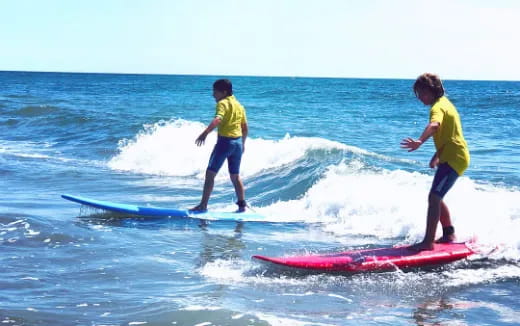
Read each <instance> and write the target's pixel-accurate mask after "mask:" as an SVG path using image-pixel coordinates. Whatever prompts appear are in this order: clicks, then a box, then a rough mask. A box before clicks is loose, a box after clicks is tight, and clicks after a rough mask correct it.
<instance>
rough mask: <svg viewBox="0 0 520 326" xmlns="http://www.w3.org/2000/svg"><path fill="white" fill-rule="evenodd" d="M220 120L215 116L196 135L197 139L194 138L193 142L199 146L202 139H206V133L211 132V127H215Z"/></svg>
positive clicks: (202, 142) (202, 141)
mask: <svg viewBox="0 0 520 326" xmlns="http://www.w3.org/2000/svg"><path fill="white" fill-rule="evenodd" d="M221 121H222V120H221V119H220V117H215V118H214V119H213V120H212V121H211V122H210V124H209V125H208V127H207V128H206V129H205V130H204V131H203V132H202V133H201V134H200V135H199V137H197V139H196V140H195V144H197V146H201V145H202V144H204V141H206V137H208V134H209V133H210V132H212V131H213V129H215V128H216V127H217V126H218V125H219V124H220V122H221Z"/></svg>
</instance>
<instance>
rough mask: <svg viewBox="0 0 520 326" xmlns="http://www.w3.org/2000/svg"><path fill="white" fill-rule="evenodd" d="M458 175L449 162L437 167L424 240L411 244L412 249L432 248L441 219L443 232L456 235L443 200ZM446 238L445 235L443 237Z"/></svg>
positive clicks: (430, 195)
mask: <svg viewBox="0 0 520 326" xmlns="http://www.w3.org/2000/svg"><path fill="white" fill-rule="evenodd" d="M457 178H458V175H457V172H455V170H453V168H451V167H450V166H449V165H448V164H447V163H442V164H441V165H439V167H438V168H437V172H436V173H435V177H434V178H433V183H432V188H431V190H430V194H429V195H428V216H427V219H426V233H425V235H424V239H423V241H422V242H420V243H417V244H415V245H413V246H410V249H412V250H417V251H420V250H431V249H433V243H434V240H435V231H437V223H439V220H441V223H442V225H443V233H446V231H444V230H447V231H448V233H451V235H452V236H453V238H454V237H455V235H454V232H453V227H452V226H451V216H450V212H449V210H448V207H447V206H446V204H445V203H444V202H443V197H444V196H445V195H446V193H447V192H448V190H450V189H451V187H452V186H453V184H454V183H455V181H456V180H457ZM443 238H444V237H443Z"/></svg>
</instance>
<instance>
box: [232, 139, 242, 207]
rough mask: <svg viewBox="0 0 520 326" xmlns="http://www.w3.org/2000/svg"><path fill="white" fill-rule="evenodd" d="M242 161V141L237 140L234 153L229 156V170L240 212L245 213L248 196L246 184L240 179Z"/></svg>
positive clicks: (234, 144)
mask: <svg viewBox="0 0 520 326" xmlns="http://www.w3.org/2000/svg"><path fill="white" fill-rule="evenodd" d="M241 161H242V140H241V139H237V140H235V141H234V142H233V151H232V153H231V155H229V156H228V170H229V177H230V178H231V182H232V183H233V186H234V187H235V193H236V195H237V199H238V201H237V205H238V211H239V212H244V211H245V210H246V201H245V198H246V195H245V190H244V184H243V183H242V180H241V179H240V176H239V173H240V163H241Z"/></svg>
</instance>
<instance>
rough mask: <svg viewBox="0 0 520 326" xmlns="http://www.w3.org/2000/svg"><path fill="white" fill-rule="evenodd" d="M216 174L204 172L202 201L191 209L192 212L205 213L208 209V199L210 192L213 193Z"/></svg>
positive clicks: (208, 171) (209, 171)
mask: <svg viewBox="0 0 520 326" xmlns="http://www.w3.org/2000/svg"><path fill="white" fill-rule="evenodd" d="M216 175H217V172H214V171H211V170H209V169H208V170H206V179H205V180H204V189H203V190H202V199H201V200H200V204H198V205H197V206H195V207H193V208H192V209H191V210H192V211H205V210H207V209H208V202H209V197H210V196H211V192H212V191H213V185H214V184H215V176H216Z"/></svg>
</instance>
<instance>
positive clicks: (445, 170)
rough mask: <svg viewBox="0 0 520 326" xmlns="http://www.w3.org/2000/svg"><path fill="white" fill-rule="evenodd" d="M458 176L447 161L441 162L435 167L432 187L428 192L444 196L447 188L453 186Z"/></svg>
mask: <svg viewBox="0 0 520 326" xmlns="http://www.w3.org/2000/svg"><path fill="white" fill-rule="evenodd" d="M458 177H459V175H458V173H457V172H456V171H455V170H453V168H452V167H451V166H450V165H449V164H448V163H442V164H440V165H439V166H438V167H437V172H436V173H435V177H433V183H432V188H431V190H430V193H434V194H437V195H439V197H441V198H444V196H445V195H446V193H447V192H448V190H450V189H451V187H453V185H454V184H455V181H457V178H458Z"/></svg>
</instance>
